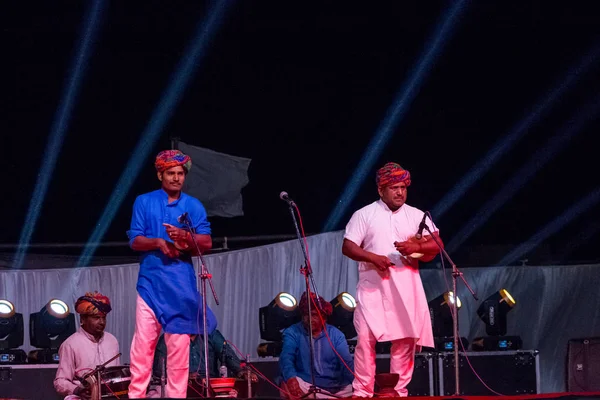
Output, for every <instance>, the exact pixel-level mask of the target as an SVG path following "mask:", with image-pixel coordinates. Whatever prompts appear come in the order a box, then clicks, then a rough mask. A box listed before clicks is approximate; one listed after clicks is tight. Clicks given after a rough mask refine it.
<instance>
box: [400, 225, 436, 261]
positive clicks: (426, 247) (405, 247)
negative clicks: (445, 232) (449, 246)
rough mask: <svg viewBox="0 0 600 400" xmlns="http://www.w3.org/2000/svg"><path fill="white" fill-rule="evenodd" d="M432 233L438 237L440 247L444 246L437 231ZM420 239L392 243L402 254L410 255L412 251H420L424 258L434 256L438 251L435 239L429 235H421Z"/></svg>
mask: <svg viewBox="0 0 600 400" xmlns="http://www.w3.org/2000/svg"><path fill="white" fill-rule="evenodd" d="M433 235H434V236H435V237H436V239H438V241H439V242H440V245H441V246H442V248H443V247H444V242H442V239H441V238H440V234H439V232H437V231H436V232H433ZM423 239H425V240H421V241H416V242H414V241H406V242H396V243H394V245H395V246H396V250H398V251H399V252H400V253H402V254H404V255H410V254H413V253H422V254H423V255H424V256H425V257H426V258H428V257H433V256H436V255H437V254H438V253H439V252H440V248H439V247H438V245H437V244H436V243H435V241H434V240H433V239H432V238H431V235H427V236H423Z"/></svg>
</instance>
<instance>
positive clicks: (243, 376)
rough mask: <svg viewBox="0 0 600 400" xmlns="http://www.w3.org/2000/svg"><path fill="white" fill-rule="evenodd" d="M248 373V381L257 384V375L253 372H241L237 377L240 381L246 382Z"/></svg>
mask: <svg viewBox="0 0 600 400" xmlns="http://www.w3.org/2000/svg"><path fill="white" fill-rule="evenodd" d="M248 373H250V381H251V382H252V383H256V382H258V375H256V374H255V373H254V372H250V371H248V370H242V371H240V372H239V373H238V375H237V377H238V378H240V379H244V380H247V379H248Z"/></svg>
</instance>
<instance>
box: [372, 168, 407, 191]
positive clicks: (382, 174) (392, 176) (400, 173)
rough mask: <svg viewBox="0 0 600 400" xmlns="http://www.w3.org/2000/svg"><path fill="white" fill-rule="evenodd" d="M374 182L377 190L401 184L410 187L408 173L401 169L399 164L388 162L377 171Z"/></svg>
mask: <svg viewBox="0 0 600 400" xmlns="http://www.w3.org/2000/svg"><path fill="white" fill-rule="evenodd" d="M375 180H376V181H377V187H378V188H383V187H386V186H390V185H395V184H397V183H401V182H404V183H405V184H406V186H407V187H408V186H410V172H408V171H407V170H405V169H404V168H402V167H401V166H400V164H396V163H393V162H389V163H387V164H385V165H384V166H383V167H381V168H379V169H378V170H377V175H376V177H375Z"/></svg>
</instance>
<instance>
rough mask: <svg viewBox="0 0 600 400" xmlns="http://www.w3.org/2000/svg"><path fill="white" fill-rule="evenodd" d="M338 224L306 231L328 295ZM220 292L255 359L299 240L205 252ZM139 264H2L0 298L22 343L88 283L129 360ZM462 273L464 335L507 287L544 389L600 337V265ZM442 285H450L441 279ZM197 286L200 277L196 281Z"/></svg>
mask: <svg viewBox="0 0 600 400" xmlns="http://www.w3.org/2000/svg"><path fill="white" fill-rule="evenodd" d="M342 240H343V232H341V231H338V232H330V233H325V234H321V235H315V236H311V237H309V238H308V250H309V256H310V258H311V263H312V267H313V278H314V280H315V282H316V286H317V288H316V289H317V291H318V293H319V294H320V295H322V296H323V297H325V298H326V299H327V300H331V299H333V298H334V297H335V296H336V295H337V294H338V293H340V292H342V291H348V292H350V293H351V294H352V295H354V294H355V292H356V282H357V279H358V272H357V266H356V262H354V261H352V260H350V259H348V258H346V257H344V256H343V255H342V253H341V250H340V249H341V245H342ZM205 261H206V264H207V266H208V269H209V272H210V273H211V274H212V282H213V285H214V288H215V291H216V294H217V297H218V299H219V305H218V306H217V305H216V304H215V302H214V299H213V296H212V294H211V292H210V286H209V285H207V290H208V293H207V298H208V304H209V306H210V307H211V308H212V309H213V311H214V312H215V314H216V316H217V318H218V321H219V329H220V330H221V332H223V334H224V335H225V337H226V338H227V340H228V341H229V342H230V343H231V344H234V345H235V346H237V347H238V348H239V349H240V350H241V352H242V353H243V354H250V356H251V357H256V347H257V345H258V344H259V343H260V342H261V340H260V337H259V328H258V309H259V308H260V307H262V306H265V305H267V304H268V303H269V302H270V301H271V300H273V298H274V297H275V295H277V293H279V292H281V291H286V292H289V293H291V294H293V295H294V296H296V297H297V298H299V297H300V295H301V294H302V292H303V291H304V288H305V281H304V276H303V275H302V274H301V273H300V267H301V266H302V265H303V262H304V258H303V254H302V250H301V247H300V244H299V242H298V241H296V240H294V241H289V242H283V243H278V244H273V245H268V246H262V247H256V248H251V249H245V250H239V251H232V252H228V253H222V254H214V255H210V256H207V257H205ZM138 269H139V266H138V265H137V264H126V265H111V266H103V267H89V268H84V269H52V270H23V271H0V298H4V299H8V300H10V301H12V302H13V303H14V304H15V306H16V308H17V312H20V313H22V314H23V316H24V319H25V330H26V333H25V345H24V346H23V349H24V350H25V351H29V350H31V349H32V348H31V346H29V332H28V326H29V314H30V313H32V312H37V311H39V310H40V309H41V308H42V307H43V306H44V305H45V304H46V303H47V302H48V300H50V299H51V298H60V299H63V300H65V301H66V302H67V303H68V304H69V305H70V306H71V307H73V305H74V303H75V301H76V299H77V298H78V297H79V296H81V295H82V294H83V293H85V292H86V291H93V290H98V291H100V292H102V293H104V294H105V295H107V296H109V297H110V299H111V302H112V305H113V311H112V312H111V313H110V314H109V315H108V322H107V331H109V332H111V333H113V334H114V335H115V336H116V337H117V339H118V340H119V343H120V347H121V351H122V353H123V356H122V358H121V359H122V360H123V362H125V363H127V362H129V347H130V343H131V338H132V336H133V330H134V321H135V298H136V290H135V285H136V280H137V274H138ZM462 272H463V273H464V276H465V279H466V280H467V281H468V282H469V284H470V285H471V286H472V288H473V289H474V290H475V292H476V293H477V294H478V296H479V301H476V300H475V299H474V298H473V297H472V296H471V295H470V294H469V292H468V291H467V289H466V288H465V287H464V285H463V283H462V281H460V280H459V281H458V287H459V290H458V295H459V297H460V299H461V300H462V304H463V306H462V309H461V310H460V311H459V318H460V335H461V336H464V337H466V338H467V339H469V341H471V340H472V339H473V338H475V337H478V336H485V326H484V324H483V323H482V322H481V321H480V320H479V318H478V317H477V314H476V310H477V307H478V306H479V305H480V304H481V302H482V301H483V300H484V299H485V298H486V297H488V296H489V295H491V294H492V293H494V292H496V291H497V290H499V289H501V288H506V289H507V290H508V291H509V292H510V293H511V294H512V295H513V296H514V298H515V300H516V302H517V304H516V306H515V308H514V309H513V310H512V311H511V312H510V313H509V314H508V335H520V336H521V337H522V339H523V348H524V349H527V350H531V349H538V350H539V351H540V376H541V386H540V387H541V391H542V393H553V392H562V391H565V390H566V384H565V381H566V372H565V364H566V351H567V342H568V340H569V339H572V338H583V337H594V336H600V296H598V287H599V286H600V265H578V266H543V267H529V266H525V267H485V266H482V267H480V268H465V269H463V270H462ZM421 276H422V278H423V283H424V287H425V292H426V293H427V298H428V300H431V299H433V298H434V297H437V296H438V295H439V294H441V293H443V292H444V291H446V290H448V289H449V288H450V287H451V285H452V282H451V276H450V271H444V270H442V269H424V270H422V271H421ZM446 285H448V286H446ZM198 286H199V288H200V287H201V284H200V281H199V282H198Z"/></svg>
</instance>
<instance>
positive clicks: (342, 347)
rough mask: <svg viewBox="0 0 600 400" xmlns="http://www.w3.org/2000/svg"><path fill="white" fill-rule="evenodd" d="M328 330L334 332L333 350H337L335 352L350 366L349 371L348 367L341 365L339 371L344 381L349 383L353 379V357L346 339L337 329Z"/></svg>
mask: <svg viewBox="0 0 600 400" xmlns="http://www.w3.org/2000/svg"><path fill="white" fill-rule="evenodd" d="M329 332H335V337H334V338H332V339H333V343H334V346H335V351H337V353H338V354H339V355H340V356H341V357H342V360H344V363H346V365H347V366H348V367H349V368H350V371H348V368H347V367H346V366H345V365H342V371H341V372H342V376H343V377H344V379H345V381H346V382H348V384H350V383H352V381H353V380H354V375H353V372H354V358H353V357H352V355H351V354H350V348H349V347H348V341H347V340H346V337H345V336H344V334H343V333H342V332H340V331H339V330H337V329H336V330H335V331H334V330H332V329H330V330H329Z"/></svg>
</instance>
